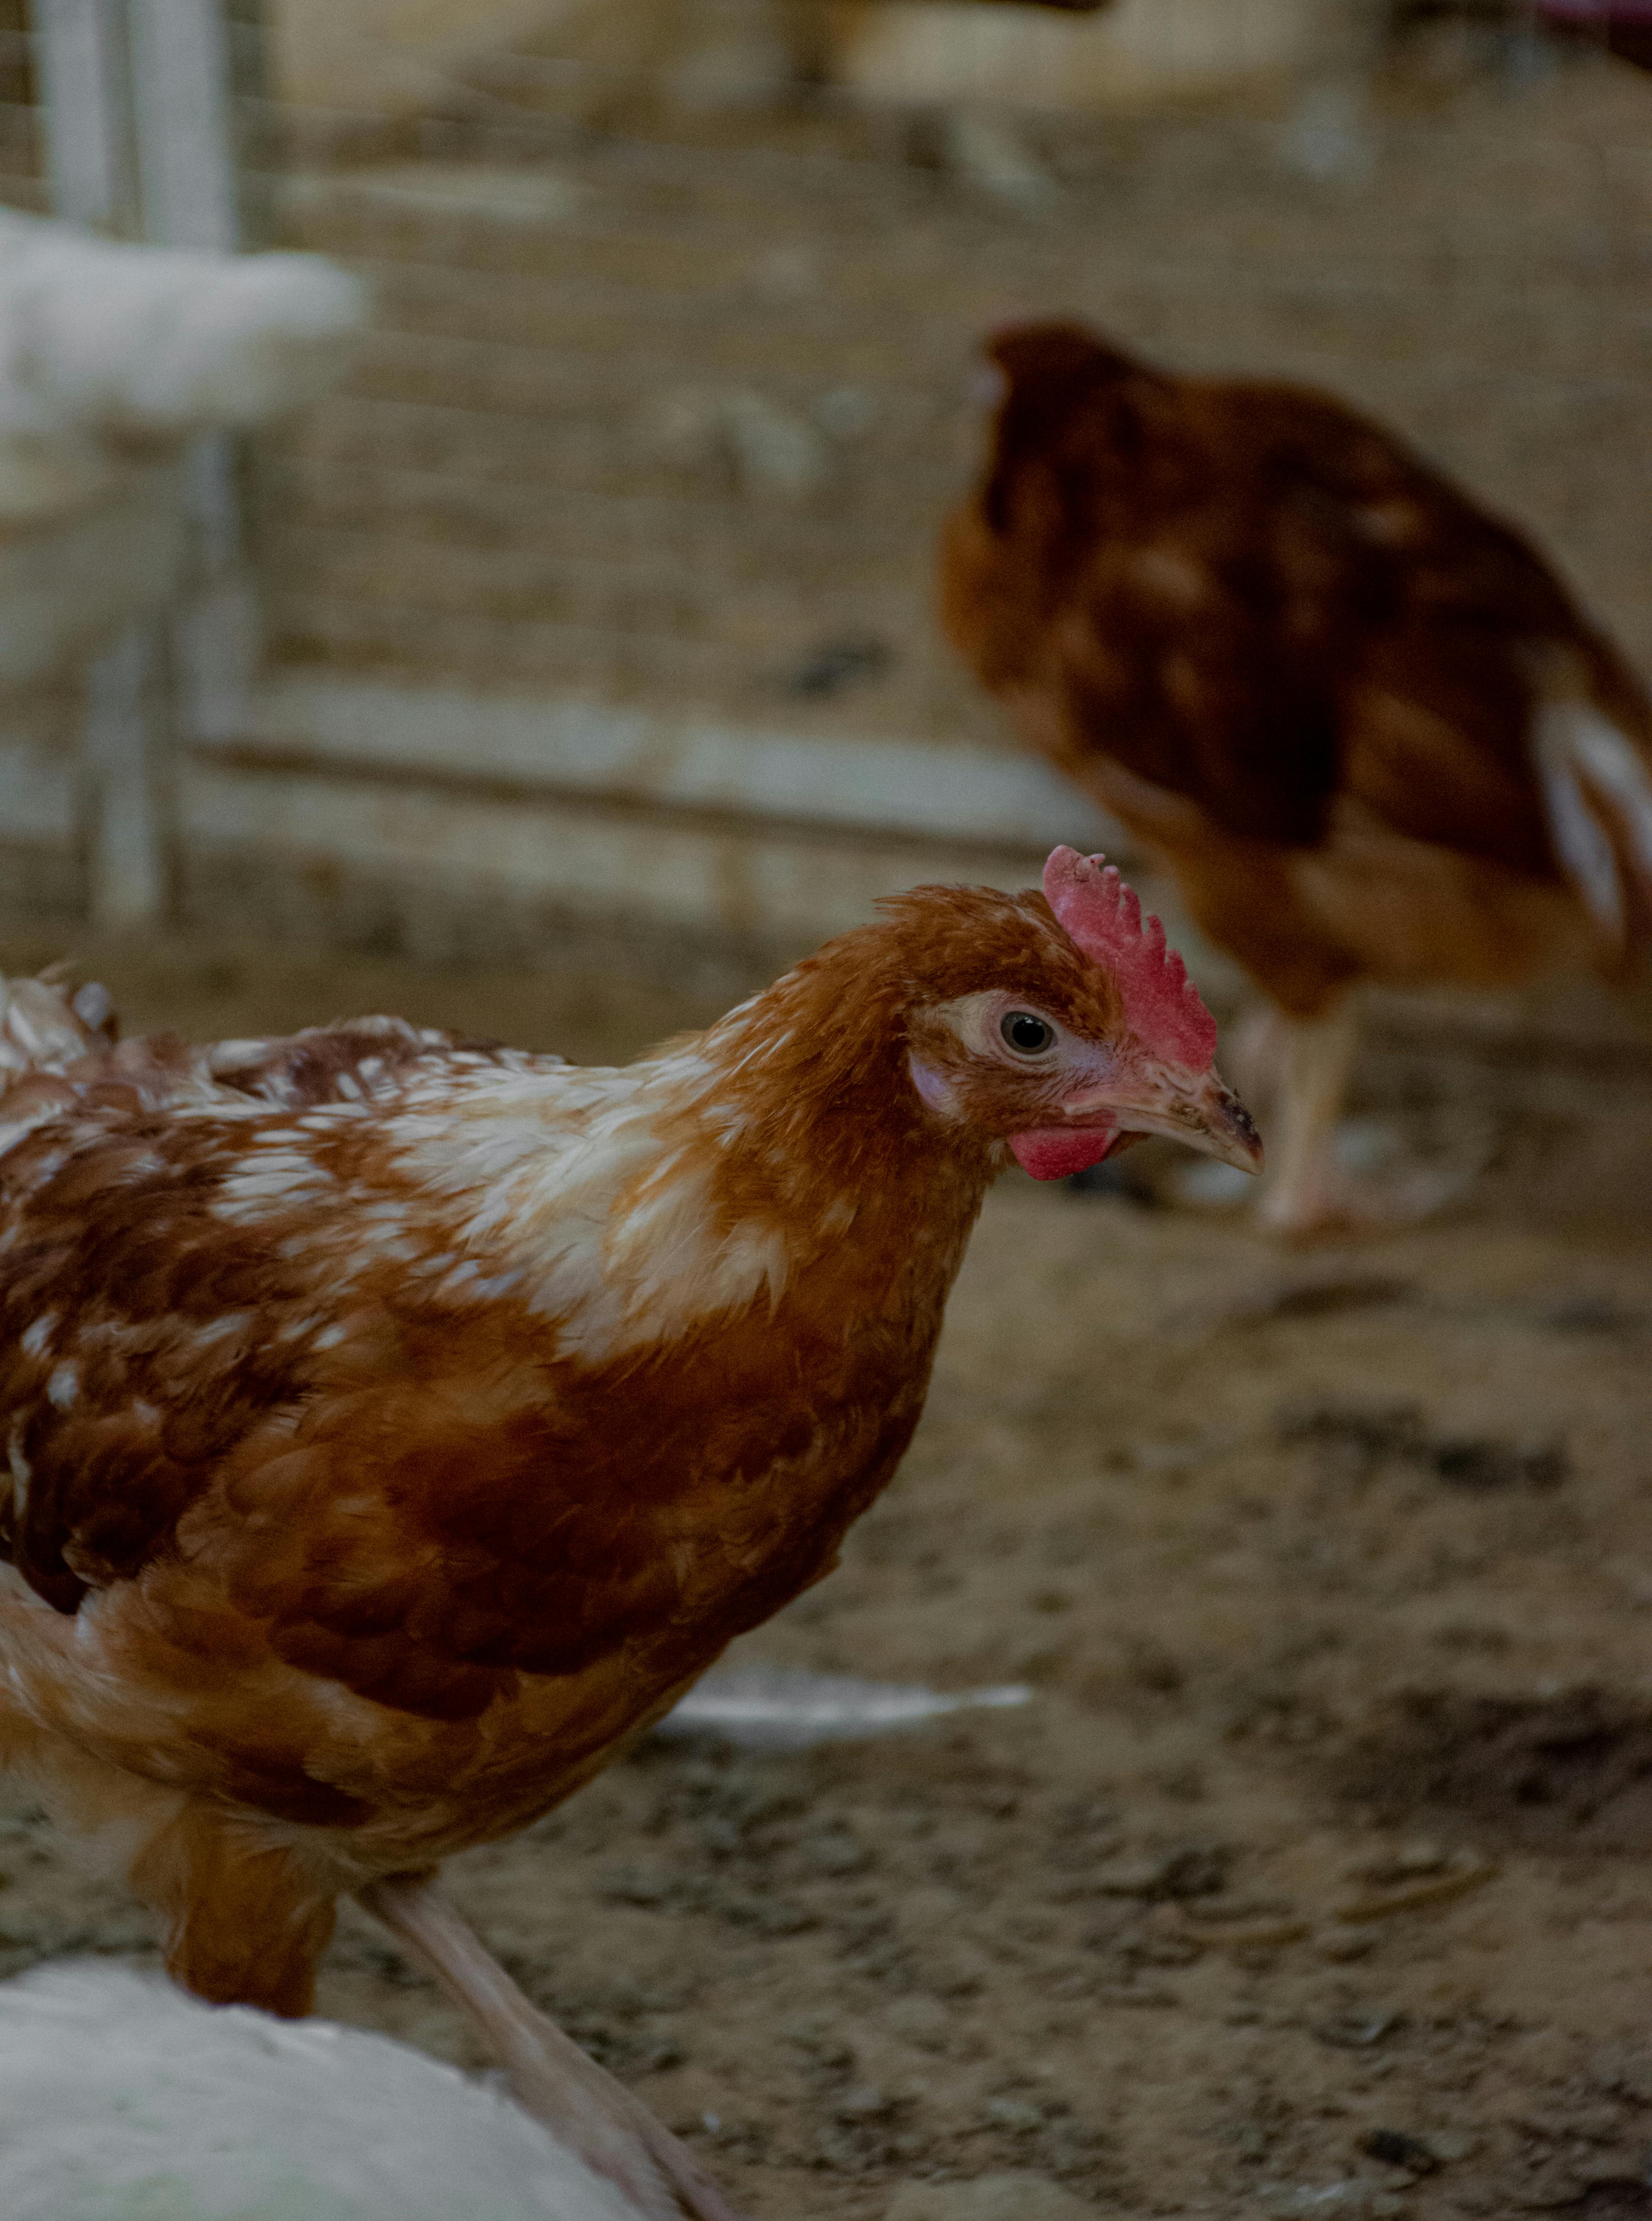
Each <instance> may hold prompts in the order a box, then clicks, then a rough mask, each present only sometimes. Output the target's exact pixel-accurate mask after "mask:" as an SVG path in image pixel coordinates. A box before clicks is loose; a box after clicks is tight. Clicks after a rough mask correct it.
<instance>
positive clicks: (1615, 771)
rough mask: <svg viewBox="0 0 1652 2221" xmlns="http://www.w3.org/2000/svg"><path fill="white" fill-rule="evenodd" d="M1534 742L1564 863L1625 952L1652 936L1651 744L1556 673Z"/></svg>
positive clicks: (1612, 943)
mask: <svg viewBox="0 0 1652 2221" xmlns="http://www.w3.org/2000/svg"><path fill="white" fill-rule="evenodd" d="M1531 744H1532V754H1533V757H1534V759H1535V761H1536V770H1537V774H1538V778H1539V779H1540V781H1541V783H1542V794H1543V803H1544V807H1545V809H1546V810H1547V811H1548V815H1549V830H1550V832H1551V834H1552V835H1553V836H1554V841H1555V852H1556V854H1557V855H1558V856H1559V858H1560V861H1561V867H1562V868H1563V869H1564V871H1565V873H1566V875H1567V877H1568V879H1570V880H1571V882H1572V885H1574V888H1575V889H1576V891H1577V892H1578V894H1579V896H1580V898H1581V899H1582V901H1583V903H1584V904H1585V905H1586V908H1587V910H1588V911H1589V914H1590V916H1591V917H1593V919H1594V922H1595V923H1596V925H1597V926H1598V927H1599V931H1600V935H1601V937H1602V939H1603V940H1604V941H1605V943H1606V945H1607V947H1608V948H1610V949H1611V951H1612V953H1613V954H1617V955H1620V956H1621V955H1624V954H1627V953H1628V951H1629V950H1630V948H1632V947H1633V946H1634V945H1635V944H1636V942H1643V941H1645V940H1646V939H1648V938H1649V937H1652V751H1649V747H1648V744H1647V742H1646V741H1644V740H1643V739H1637V738H1636V736H1635V735H1634V734H1633V733H1631V732H1629V731H1626V730H1625V729H1624V726H1623V725H1622V724H1621V723H1618V720H1617V719H1616V718H1615V717H1613V716H1611V715H1609V714H1608V712H1607V711H1606V710H1603V709H1602V708H1601V707H1600V705H1599V703H1598V702H1596V701H1594V700H1593V699H1592V698H1590V696H1589V695H1588V693H1586V691H1584V690H1583V689H1582V688H1581V687H1579V686H1577V685H1574V684H1568V683H1567V681H1566V679H1562V678H1561V676H1560V674H1558V673H1557V674H1556V679H1555V682H1554V683H1551V685H1549V686H1546V688H1545V690H1544V698H1542V700H1540V702H1539V704H1538V708H1537V712H1536V717H1535V719H1534V721H1533V725H1532V735H1531Z"/></svg>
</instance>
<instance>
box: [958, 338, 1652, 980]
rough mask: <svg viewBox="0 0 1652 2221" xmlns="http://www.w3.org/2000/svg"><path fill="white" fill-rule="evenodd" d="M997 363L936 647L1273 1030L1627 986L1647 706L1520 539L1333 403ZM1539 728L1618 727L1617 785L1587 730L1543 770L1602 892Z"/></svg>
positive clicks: (1096, 358)
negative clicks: (1556, 983)
mask: <svg viewBox="0 0 1652 2221" xmlns="http://www.w3.org/2000/svg"><path fill="white" fill-rule="evenodd" d="M992 353H993V355H994V357H995V360H996V361H997V362H998V366H999V368H1000V370H1001V372H1002V373H1003V376H1004V380H1005V392H1004V400H1003V404H1002V406H1001V408H1000V410H999V413H998V422H997V427H996V432H995V437H994V442H993V448H992V456H991V459H990V461H989V464H988V467H987V470H986V476H985V478H984V479H983V482H982V485H981V487H980V489H979V492H978V494H977V495H976V497H974V498H973V499H972V500H971V501H970V502H969V503H968V504H966V505H965V506H964V507H963V508H962V509H961V510H960V511H959V512H958V513H957V514H956V516H954V518H953V519H952V521H951V523H950V525H949V527H948V532H947V535H946V540H945V543H944V550H943V561H942V608H943V615H944V618H945V622H946V624H947V627H948V631H949V633H950V635H951V637H952V639H953V641H954V643H955V644H956V646H957V647H958V648H959V650H960V651H961V654H963V656H964V657H965V659H966V660H967V661H968V663H969V664H970V665H971V666H972V667H973V669H974V670H975V672H976V673H978V675H979V677H980V678H981V679H982V680H983V681H984V682H985V683H986V685H987V686H988V687H990V688H991V689H992V691H994V692H995V693H997V694H998V696H999V697H1000V698H1001V699H1002V700H1003V701H1004V704H1005V705H1006V707H1007V708H1008V709H1009V710H1010V712H1011V716H1012V717H1013V718H1014V719H1015V721H1016V723H1017V725H1018V726H1019V728H1020V729H1021V731H1022V733H1023V736H1024V737H1025V738H1026V739H1027V740H1028V741H1029V742H1030V743H1031V744H1032V745H1033V746H1034V747H1036V748H1038V749H1039V750H1040V751H1041V752H1042V753H1043V754H1047V755H1048V756H1050V757H1051V758H1053V759H1054V761H1055V762H1057V763H1058V764H1059V765H1061V767H1062V768H1063V769H1064V770H1066V771H1067V772H1068V773H1070V774H1071V776H1072V777H1073V779H1076V780H1077V781H1079V783H1080V784H1081V785H1085V786H1086V787H1087V788H1088V789H1089V790H1090V791H1091V792H1092V794H1093V795H1094V796H1095V797H1096V798H1097V799H1098V801H1099V802H1100V803H1101V804H1102V805H1103V807H1104V808H1105V809H1107V810H1110V811H1111V812H1112V813H1113V814H1114V815H1115V816H1117V817H1118V818H1120V819H1122V820H1123V822H1124V823H1125V824H1126V825H1128V826H1129V828H1130V829H1131V830H1132V831H1133V832H1135V833H1136V835H1138V836H1139V837H1140V838H1141V839H1142V840H1143V841H1145V842H1146V843H1147V844H1148V846H1149V847H1150V848H1152V849H1154V850H1155V851H1156V852H1157V853H1158V854H1160V855H1161V857H1162V858H1163V859H1164V860H1166V861H1167V863H1168V864H1169V865H1170V866H1171V867H1172V868H1173V870H1174V872H1175V873H1176V874H1177V877H1178V879H1179V881H1180V885H1181V889H1182V892H1183V895H1184V898H1186V902H1187V904H1188V906H1189V909H1190V910H1191V911H1192V914H1193V916H1194V917H1196V918H1197V919H1198V923H1200V925H1201V926H1202V927H1203V929H1205V931H1206V932H1207V933H1208V934H1209V935H1211V937H1212V939H1214V940H1215V941H1217V942H1218V943H1220V944H1221V945H1223V946H1224V947H1225V948H1228V949H1229V950H1230V952H1231V953H1232V954H1234V955H1235V956H1236V957H1237V959H1238V960H1239V961H1240V962H1241V963H1242V965H1243V966H1244V967H1246V968H1247V970H1248V972H1249V973H1250V974H1251V975H1252V977H1253V978H1254V979H1255V980H1256V981H1257V983H1258V984H1259V985H1261V987H1262V988H1263V989H1265V990H1266V992H1267V993H1268V994H1269V995H1270V996H1271V997H1272V998H1273V1000H1274V1001H1275V1002H1276V1003H1277V1004H1279V1005H1280V1007H1281V1008H1282V1009H1283V1010H1286V1011H1287V1012H1289V1013H1292V1015H1294V1016H1298V1017H1314V1016H1317V1014H1319V1013H1321V1012H1323V1011H1324V1010H1327V1009H1328V1008H1330V1006H1331V1005H1332V1004H1334V1003H1335V1002H1336V999H1337V998H1339V997H1340V996H1341V994H1342V992H1344V990H1345V989H1346V988H1347V987H1348V986H1349V985H1350V984H1351V983H1353V982H1354V981H1356V980H1358V979H1365V978H1372V979H1381V980H1385V981H1387V982H1390V983H1393V984H1411V983H1417V982H1453V981H1456V982H1462V983H1466V984H1472V985H1509V984H1513V983H1517V982H1520V981H1524V979H1528V978H1530V977H1531V976H1533V975H1534V974H1536V973H1540V972H1542V971H1544V970H1546V969H1549V968H1555V967H1563V966H1565V965H1567V964H1568V963H1574V962H1577V961H1580V960H1597V961H1600V962H1603V963H1605V964H1608V965H1611V964H1613V963H1615V962H1617V961H1618V960H1621V957H1622V955H1623V954H1624V948H1625V946H1626V945H1627V944H1630V943H1632V942H1634V941H1636V939H1638V938H1639V937H1641V936H1642V935H1643V934H1644V933H1645V930H1646V929H1647V926H1648V924H1649V923H1652V814H1649V813H1652V789H1649V786H1648V766H1652V704H1649V701H1648V698H1647V695H1646V692H1645V690H1644V689H1643V686H1642V685H1640V684H1639V682H1638V681H1637V679H1636V678H1635V676H1634V674H1633V673H1631V672H1630V669H1629V668H1628V666H1626V664H1625V663H1624V660H1623V658H1622V656H1621V655H1620V654H1618V651H1617V650H1616V649H1615V648H1613V646H1612V645H1611V642H1610V641H1608V640H1606V639H1605V636H1604V635H1602V634H1601V633H1600V632H1599V629H1597V628H1595V627H1594V626H1593V625H1592V624H1591V623H1589V622H1588V621H1587V619H1586V617H1585V616H1583V614H1582V613H1581V612H1580V610H1579V609H1578V607H1577V605H1576V604H1575V602H1574V600H1573V598H1572V597H1571V596H1570V595H1569V594H1568V592H1567V591H1566V589H1565V588H1564V587H1563V586H1562V585H1561V583H1560V582H1559V580H1558V579H1556V578H1555V574H1554V572H1552V571H1551V570H1550V569H1549V566H1547V565H1546V564H1545V563H1544V562H1543V561H1542V559H1541V558H1540V557H1539V556H1538V555H1537V554H1536V552H1535V550H1534V549H1533V548H1532V547H1531V546H1530V543H1529V542H1528V541H1525V540H1524V539H1523V538H1522V536H1521V535H1519V534H1518V533H1517V532H1516V531H1514V530H1513V529H1511V527H1509V526H1507V525H1505V524H1504V523H1501V522H1499V521H1497V520H1496V519H1494V518H1493V517H1492V516H1488V515H1487V514H1486V512H1485V511H1484V510H1481V509H1480V508H1479V507H1478V506H1477V505H1476V504H1474V502H1472V501H1471V500H1470V499H1469V498H1468V497H1467V496H1466V495H1464V494H1463V493H1461V491H1459V490H1458V489H1457V488H1455V486H1453V485H1451V484H1449V481H1448V480H1447V479H1444V478H1443V477H1442V475H1441V473H1439V472H1437V471H1436V470H1434V469H1432V468H1430V466H1428V465H1427V464H1425V463H1424V461H1422V460H1421V459H1420V458H1418V457H1417V455H1415V454H1412V453H1411V451H1410V450H1409V449H1407V448H1406V447H1405V446H1404V445H1403V444H1402V443H1401V442H1400V441H1399V440H1397V439H1395V438H1394V437H1393V436H1392V435H1390V434H1389V433H1387V432H1386V431H1384V430H1382V429H1380V428H1379V427H1378V426H1376V425H1374V424H1373V423H1372V422H1370V421H1369V420H1368V419H1367V418H1364V417H1361V416H1359V415H1357V414H1356V413H1355V411H1354V410H1350V409H1348V408H1345V407H1344V406H1342V404H1339V403H1337V402H1336V401H1334V400H1331V399H1330V398H1329V397H1326V396H1324V395H1323V394H1318V393H1315V392H1311V391H1305V390H1303V389H1298V388H1295V387H1291V386H1286V385H1269V384H1263V383H1260V382H1254V381H1249V380H1243V379H1194V378H1181V377H1175V376H1172V375H1170V374H1168V373H1166V372H1161V371H1158V370H1155V369H1153V368H1150V367H1148V366H1146V365H1144V364H1142V363H1139V362H1136V361H1134V360H1131V359H1130V358H1129V357H1127V356H1125V355H1123V354H1122V353H1119V352H1118V351H1117V350H1116V349H1114V348H1112V347H1110V346H1108V345H1107V344H1106V343H1105V342H1104V341H1099V340H1098V339H1097V338H1096V337H1094V336H1093V335H1091V334H1089V333H1087V332H1086V331H1084V330H1083V329H1081V328H1076V327H1069V326H1060V325H1051V326H1042V327H1030V328H1027V329H1024V330H1022V331H1018V332H1012V333H1009V334H1006V335H1004V336H1003V337H1002V338H1001V339H1000V340H998V341H997V342H995V344H994V347H993V348H992ZM1546 709H1549V710H1555V709H1558V710H1560V711H1561V713H1562V716H1564V715H1566V714H1568V713H1569V712H1571V711H1573V710H1575V711H1576V712H1578V713H1579V714H1580V716H1581V717H1583V718H1585V719H1587V718H1591V717H1593V718H1597V719H1599V721H1602V723H1604V725H1605V727H1606V728H1607V729H1608V733H1607V738H1606V741H1605V744H1604V745H1605V748H1606V751H1607V754H1606V757H1605V759H1604V772H1605V774H1606V775H1605V776H1604V779H1603V777H1602V776H1601V766H1600V765H1599V763H1596V762H1595V760H1594V759H1593V758H1591V757H1590V756H1589V753H1588V751H1589V747H1590V745H1591V743H1590V741H1589V740H1588V738H1587V735H1585V737H1584V738H1583V739H1582V740H1580V741H1579V743H1578V747H1579V749H1580V755H1579V761H1578V765H1577V766H1575V768H1574V767H1573V766H1571V764H1570V762H1569V760H1568V761H1565V762H1562V763H1561V766H1560V769H1559V774H1558V775H1559V776H1560V777H1561V779H1562V780H1563V781H1570V782H1571V783H1572V785H1574V786H1575V787H1576V788H1577V790H1578V792H1579V794H1580V808H1581V809H1582V810H1584V812H1585V813H1586V814H1587V813H1588V812H1591V811H1593V813H1595V816H1596V817H1597V818H1598V820H1599V836H1598V843H1597V845H1598V847H1599V855H1598V857H1597V858H1596V860H1595V870H1594V874H1593V879H1592V878H1591V875H1590V873H1589V872H1588V871H1586V870H1581V869H1580V867H1579V866H1578V862H1577V859H1576V857H1575V856H1572V857H1570V858H1568V854H1567V853H1566V852H1565V846H1564V842H1563V841H1562V839H1561V837H1560V834H1559V831H1558V830H1557V820H1556V805H1555V796H1554V794H1553V793H1552V792H1551V791H1549V789H1548V788H1547V787H1546V785H1545V780H1544V776H1543V772H1542V765H1541V763H1540V761H1539V758H1538V751H1537V748H1536V734H1537V730H1538V727H1539V724H1540V721H1541V719H1542V715H1543V713H1544V711H1545V710H1546ZM1580 729H1581V728H1580ZM1596 730H1597V734H1598V730H1599V729H1598V728H1597V729H1596ZM1614 748H1615V749H1616V750H1617V752H1618V753H1617V756H1616V758H1615V759H1614V758H1613V757H1612V755H1611V751H1612V750H1613V749H1614ZM1598 754H1599V750H1598V749H1597V755H1598ZM1592 765H1593V768H1591V766H1592ZM1620 774H1621V775H1620ZM1608 788H1611V789H1613V791H1610V792H1608V791H1606V790H1607V789H1608ZM1589 837H1590V838H1594V837H1595V836H1594V835H1590V836H1589ZM1614 852H1615V853H1614ZM1618 879H1621V881H1622V887H1621V889H1620V888H1619V887H1618ZM1614 906H1615V910H1614ZM1625 910H1626V911H1627V915H1626V916H1624V915H1622V913H1623V912H1624V911H1625Z"/></svg>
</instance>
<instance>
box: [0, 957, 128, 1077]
mask: <svg viewBox="0 0 1652 2221" xmlns="http://www.w3.org/2000/svg"><path fill="white" fill-rule="evenodd" d="M115 1036H116V1020H115V1011H114V1008H113V1005H112V1004H110V999H109V996H108V994H107V993H106V992H104V990H103V988H102V987H100V986H98V985H97V983H96V982H95V981H91V980H89V981H88V982H87V984H86V985H84V987H76V988H70V987H69V986H68V985H66V982H64V981H62V980H60V979H56V978H54V977H53V974H52V973H50V972H47V973H43V974H42V975H41V977H40V978H39V979H0V1094H3V1093H4V1092H5V1091H6V1090H7V1089H8V1088H9V1087H11V1086H14V1085H16V1082H17V1081H18V1080H20V1079H26V1078H28V1075H29V1074H30V1073H41V1072H47V1073H56V1072H61V1071H62V1070H63V1069H64V1067H65V1066H66V1065H69V1064H72V1063H73V1062H74V1060H75V1059H76V1058H77V1057H82V1056H84V1055H85V1054H87V1052H88V1051H89V1050H91V1049H99V1048H109V1047H110V1044H111V1043H112V1042H114V1040H115Z"/></svg>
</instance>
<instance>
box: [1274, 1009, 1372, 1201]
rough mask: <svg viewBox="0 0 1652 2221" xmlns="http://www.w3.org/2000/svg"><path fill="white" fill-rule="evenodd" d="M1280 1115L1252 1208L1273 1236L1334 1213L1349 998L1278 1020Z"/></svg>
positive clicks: (1348, 1055)
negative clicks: (1324, 1010)
mask: <svg viewBox="0 0 1652 2221" xmlns="http://www.w3.org/2000/svg"><path fill="white" fill-rule="evenodd" d="M1279 1030H1280V1034H1281V1035H1283V1047H1284V1057H1283V1069H1282V1071H1281V1072H1280V1076H1279V1110H1278V1112H1277V1114H1276V1117H1275V1121H1274V1127H1273V1132H1271V1133H1270V1134H1269V1135H1268V1136H1267V1155H1268V1165H1269V1173H1268V1181H1267V1188H1266V1189H1265V1190H1264V1192H1263V1193H1262V1195H1261V1199H1260V1200H1259V1202H1258V1204H1257V1206H1256V1209H1257V1215H1258V1217H1260V1218H1261V1222H1262V1223H1263V1224H1264V1225H1265V1226H1270V1227H1272V1228H1273V1229H1274V1230H1275V1231H1276V1232H1278V1233H1280V1234H1307V1233H1311V1231H1312V1230H1313V1229H1314V1228H1316V1227H1317V1226H1323V1225H1324V1224H1325V1223H1327V1222H1328V1221H1329V1220H1331V1219H1334V1218H1336V1217H1338V1216H1339V1215H1340V1214H1339V1211H1338V1203H1339V1197H1338V1194H1337V1180H1336V1161H1335V1157H1334V1145H1335V1141H1336V1120H1337V1117H1338V1115H1339V1113H1340V1112H1341V1110H1342V1103H1343V1099H1344V1098H1345V1097H1346V1095H1347V1093H1348V1082H1349V1072H1350V1071H1351V1070H1352V1067H1353V1063H1354V1045H1355V1037H1356V1035H1357V1031H1358V1028H1357V1024H1356V1021H1355V1011H1354V1004H1353V1002H1352V1000H1351V999H1350V1000H1349V1001H1346V1002H1343V1003H1342V1004H1339V1005H1338V1006H1337V1008H1336V1010H1333V1011H1331V1012H1330V1015H1329V1016H1328V1017H1323V1018H1291V1017H1281V1018H1280V1021H1279Z"/></svg>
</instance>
